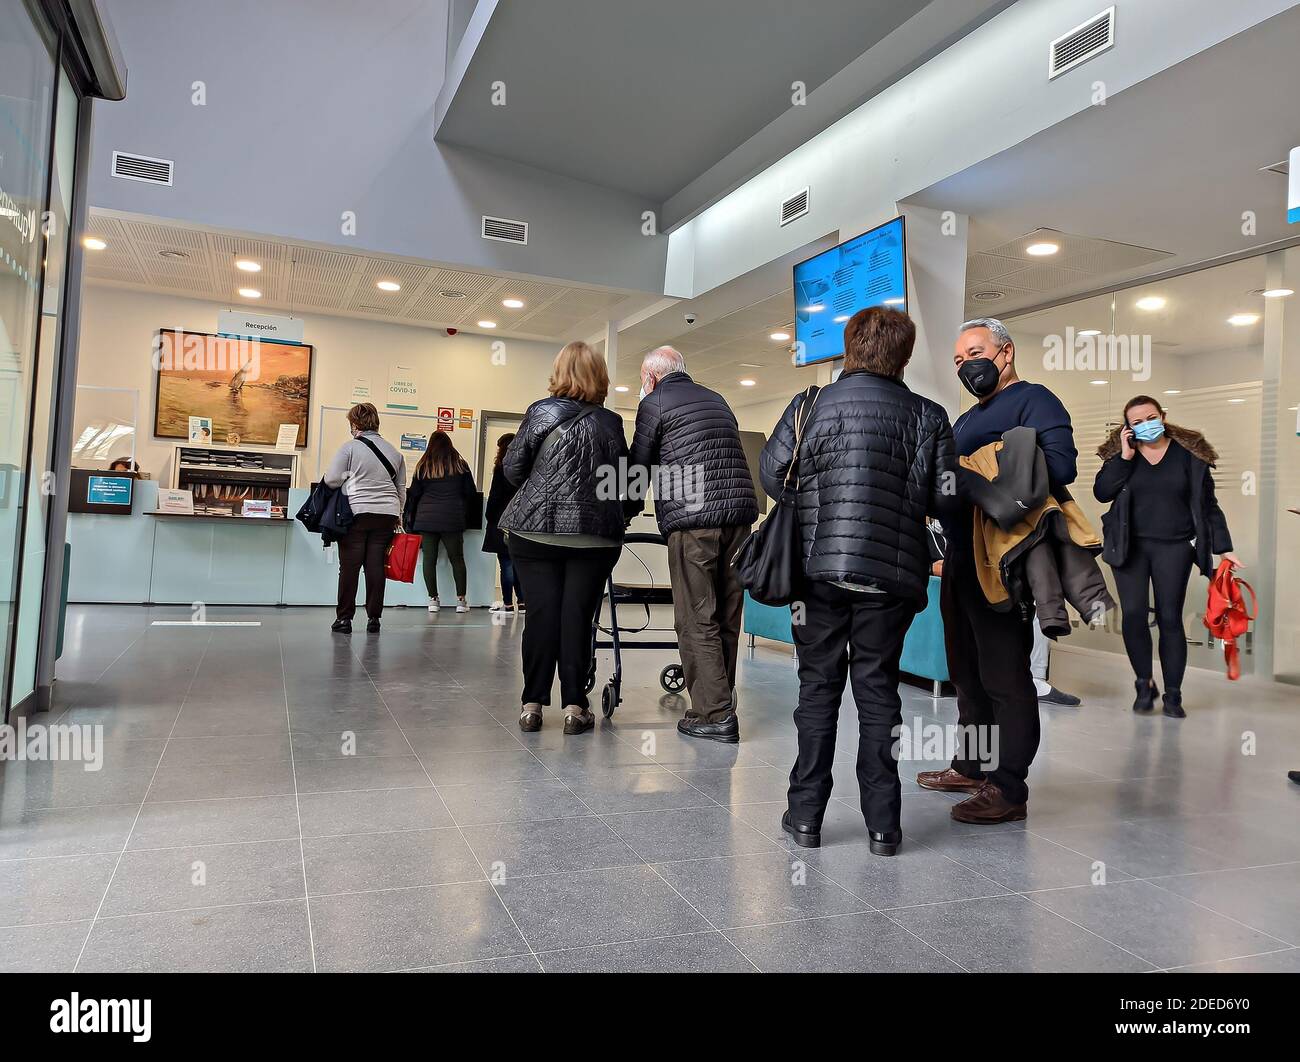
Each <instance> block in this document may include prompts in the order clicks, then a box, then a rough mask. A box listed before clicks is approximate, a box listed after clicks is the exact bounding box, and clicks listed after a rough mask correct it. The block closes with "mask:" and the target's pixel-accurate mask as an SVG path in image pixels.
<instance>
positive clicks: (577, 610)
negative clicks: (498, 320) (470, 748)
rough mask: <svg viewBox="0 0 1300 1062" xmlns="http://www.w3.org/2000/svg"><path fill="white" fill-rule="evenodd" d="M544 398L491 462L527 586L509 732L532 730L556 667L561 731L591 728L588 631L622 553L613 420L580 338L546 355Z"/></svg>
mask: <svg viewBox="0 0 1300 1062" xmlns="http://www.w3.org/2000/svg"><path fill="white" fill-rule="evenodd" d="M549 390H550V392H551V394H550V397H549V398H543V399H542V400H541V401H539V402H534V403H533V404H532V405H531V406H529V407H528V410H527V412H526V413H525V414H524V420H523V423H522V424H520V426H519V431H518V432H517V433H516V434H515V437H514V440H513V441H512V442H511V443H510V447H509V449H508V450H506V454H505V457H504V458H503V459H502V462H501V468H502V471H504V472H505V475H506V478H507V479H509V480H510V482H511V483H514V484H516V485H517V486H518V487H519V490H518V493H516V494H515V496H514V497H513V498H512V499H511V500H510V504H509V505H507V506H506V508H505V511H504V512H503V513H502V514H501V518H500V520H499V521H498V523H499V526H500V528H501V530H502V531H504V532H505V533H506V541H507V544H508V547H509V550H510V557H511V559H512V560H513V561H514V565H515V568H516V569H517V570H518V572H519V577H520V581H521V582H522V583H523V584H524V585H525V586H526V587H528V619H527V622H526V623H525V625H524V644H523V658H524V693H523V707H522V709H521V711H520V713H519V728H520V729H521V730H525V731H534V730H540V729H541V726H542V708H543V707H544V706H546V705H549V704H550V702H551V685H552V683H553V682H554V679H555V673H556V670H557V668H558V670H559V673H560V694H561V700H562V703H563V705H564V732H565V733H566V734H581V733H583V732H584V731H586V730H590V729H591V728H592V727H593V726H594V725H595V721H596V720H595V716H594V715H593V714H592V712H591V709H590V707H589V706H588V703H587V694H586V685H587V673H588V670H589V669H590V666H591V627H592V624H593V623H594V622H595V618H596V611H597V609H598V608H599V607H600V600H601V595H602V591H603V589H604V586H605V580H606V579H607V578H608V577H609V573H610V572H611V571H612V570H613V568H614V564H615V562H616V561H617V560H618V555H619V553H620V552H621V551H622V549H623V527H624V523H623V506H622V503H621V502H620V500H619V498H620V494H621V493H622V491H621V489H620V484H621V481H622V478H623V473H624V470H625V469H626V467H627V440H626V438H625V437H624V434H623V418H622V417H620V416H619V415H618V414H617V413H615V412H614V411H613V410H611V409H606V408H605V407H604V406H603V405H602V404H601V403H603V402H604V401H605V396H606V395H607V394H608V393H609V372H608V370H607V369H606V367H605V359H604V358H602V357H601V356H600V355H599V354H597V353H596V351H595V350H593V349H592V348H591V347H590V346H588V345H587V344H586V343H570V344H568V345H567V346H566V347H565V348H564V349H563V350H561V351H560V353H559V354H557V355H556V357H555V365H554V367H553V368H552V370H551V381H550V388H549Z"/></svg>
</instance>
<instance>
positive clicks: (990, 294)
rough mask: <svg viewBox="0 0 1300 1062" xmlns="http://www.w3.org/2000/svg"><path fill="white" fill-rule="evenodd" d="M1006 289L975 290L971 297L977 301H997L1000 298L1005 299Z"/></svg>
mask: <svg viewBox="0 0 1300 1062" xmlns="http://www.w3.org/2000/svg"><path fill="white" fill-rule="evenodd" d="M1006 296H1007V293H1006V292H1005V291H991V290H990V291H975V292H971V298H972V299H974V300H975V301H976V302H996V301H997V300H998V299H1005V298H1006Z"/></svg>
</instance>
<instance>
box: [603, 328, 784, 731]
mask: <svg viewBox="0 0 1300 1062" xmlns="http://www.w3.org/2000/svg"><path fill="white" fill-rule="evenodd" d="M628 464H629V468H630V469H635V468H641V469H644V470H645V474H644V475H643V476H641V477H639V478H640V479H641V481H642V482H646V481H647V479H648V480H649V481H650V482H652V483H653V485H654V497H655V516H656V518H657V519H658V522H659V530H660V532H661V533H662V534H663V535H664V537H665V538H666V539H667V541H668V569H669V572H670V574H671V576H672V581H673V613H674V619H675V621H676V627H677V642H678V646H679V649H680V652H681V656H682V670H683V671H684V672H685V675H686V690H687V693H688V694H689V696H690V707H689V708H688V709H687V710H686V715H685V718H683V719H682V720H680V721H679V722H678V724H677V730H678V732H679V733H681V734H682V735H684V736H686V737H693V738H703V739H706V740H709V741H722V742H726V743H729V744H734V743H735V742H737V741H739V740H740V724H739V722H738V721H737V719H736V657H737V653H738V651H739V644H740V621H741V610H742V606H743V603H744V591H743V590H742V588H741V586H740V581H739V579H737V577H736V572H735V568H734V567H733V563H732V562H733V561H734V560H735V557H736V552H737V551H738V550H739V549H740V546H741V543H743V542H744V541H745V538H746V536H747V535H748V534H749V529H750V527H751V525H752V524H753V523H754V521H755V520H756V519H757V518H758V500H757V495H756V493H755V491H754V480H753V475H752V473H751V472H750V469H749V462H748V461H747V460H746V458H745V450H744V447H743V446H742V445H741V441H740V429H739V427H738V426H737V424H736V416H735V414H734V413H732V412H731V407H730V406H728V405H727V402H726V400H725V399H724V398H723V397H722V396H721V395H720V394H718V393H717V392H716V391H710V390H709V389H708V388H707V387H702V386H701V385H700V384H697V383H696V382H695V381H694V380H692V379H691V378H690V376H688V375H687V373H686V362H685V359H683V358H682V356H681V354H680V353H678V352H677V351H676V350H674V349H673V348H672V347H659V348H658V349H656V350H652V351H651V352H650V353H649V354H647V355H646V356H645V360H644V361H643V362H642V363H641V405H640V407H639V408H638V409H637V415H636V435H635V437H634V438H633V440H632V449H631V452H630V455H629V458H628ZM652 468H653V469H654V474H653V476H651V475H650V470H651V469H652ZM644 505H645V498H644V496H642V497H637V498H633V499H631V500H630V501H629V502H628V503H627V515H628V518H629V519H630V518H631V517H632V516H635V515H636V514H637V513H639V512H640V511H641V509H642V508H643V507H644Z"/></svg>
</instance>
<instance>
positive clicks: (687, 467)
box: [627, 372, 758, 535]
mask: <svg viewBox="0 0 1300 1062" xmlns="http://www.w3.org/2000/svg"><path fill="white" fill-rule="evenodd" d="M629 461H630V462H631V464H633V465H636V466H638V467H641V468H643V469H646V470H648V469H649V468H650V467H651V466H658V468H659V474H658V476H657V477H656V479H655V483H654V498H655V518H656V519H657V520H658V522H659V530H660V531H661V532H662V533H663V534H665V535H668V534H671V533H672V532H673V531H685V530H688V529H691V528H706V527H734V526H736V525H743V526H746V527H748V526H749V525H750V524H752V523H753V522H754V521H755V520H757V519H758V499H757V496H756V495H755V493H754V478H753V473H752V472H751V471H750V469H749V462H748V461H747V460H746V459H745V448H744V446H743V445H742V444H741V441H740V428H739V427H738V426H737V424H736V416H735V414H734V413H732V412H731V407H730V406H728V405H727V401H726V399H724V398H723V397H722V396H721V395H720V394H718V393H717V392H716V391H710V390H709V389H708V388H707V387H704V386H702V385H700V384H697V383H696V382H695V381H694V380H692V379H691V378H690V377H689V376H687V375H686V373H684V372H673V373H669V374H668V375H667V376H665V377H664V378H663V379H662V380H660V381H659V383H658V384H656V385H655V389H654V390H653V391H651V392H650V393H649V394H648V395H646V397H645V398H644V399H642V401H641V405H640V406H639V407H638V408H637V412H636V434H635V435H634V436H633V438H632V451H631V456H630V457H629ZM644 505H645V499H644V497H641V498H636V499H633V500H632V501H631V502H630V503H629V505H628V506H627V508H628V515H629V516H634V515H635V514H636V513H638V512H640V511H641V509H642V508H643V507H644Z"/></svg>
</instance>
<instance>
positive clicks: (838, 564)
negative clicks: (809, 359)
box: [760, 372, 957, 608]
mask: <svg viewBox="0 0 1300 1062" xmlns="http://www.w3.org/2000/svg"><path fill="white" fill-rule="evenodd" d="M802 400H803V396H802V395H796V396H795V398H794V400H793V401H792V402H791V403H790V405H789V407H788V408H787V409H786V411H785V414H784V415H783V416H782V417H781V422H780V424H778V425H777V427H776V431H775V432H774V434H773V435H772V437H771V438H770V439H769V440H768V441H767V445H766V446H765V447H764V448H763V458H762V461H761V464H760V470H761V473H762V477H763V489H764V490H766V491H767V492H768V493H769V494H770V495H772V497H774V498H779V497H780V496H781V487H782V483H783V482H784V480H785V475H786V471H787V470H788V469H789V467H790V461H791V459H792V457H793V453H792V451H793V448H794V416H795V410H796V408H797V407H798V406H799V404H800V402H801V401H802ZM799 458H800V460H799V467H798V470H797V473H796V474H797V476H798V481H799V489H798V493H797V495H796V508H797V511H798V516H799V530H800V533H801V536H802V540H803V556H804V574H805V575H806V576H807V577H808V578H809V579H812V580H814V581H816V582H849V583H862V584H866V585H870V586H875V587H877V588H879V589H881V590H884V591H887V592H888V593H891V594H896V595H897V596H899V597H904V598H910V599H911V600H913V601H914V602H915V603H916V605H917V607H918V608H923V607H924V606H925V602H926V591H927V587H928V578H929V573H930V551H929V544H928V541H927V539H928V536H927V534H926V530H925V518H926V516H927V515H929V516H940V517H942V516H946V515H948V512H949V510H950V509H951V507H952V505H953V503H954V498H955V488H956V482H957V480H956V469H957V460H956V457H955V456H954V449H953V441H952V425H951V424H949V423H948V414H947V413H946V412H945V411H944V409H943V407H942V406H940V405H939V404H938V403H937V402H932V401H930V400H929V399H928V398H922V397H921V396H920V395H917V394H913V393H912V391H911V390H910V389H909V388H908V387H907V385H906V384H904V383H903V382H902V381H901V380H896V379H893V378H891V377H888V376H878V375H876V374H875V373H870V372H851V373H845V374H844V375H843V376H841V377H840V378H839V379H838V380H836V381H835V383H832V384H828V385H827V386H826V387H823V388H822V389H821V391H820V392H819V393H818V394H817V396H816V405H815V406H814V407H813V410H812V416H811V419H810V420H809V422H808V426H807V428H806V429H805V432H804V437H803V444H802V446H801V447H800V452H799ZM793 482H794V481H793V480H792V481H791V486H792V487H793Z"/></svg>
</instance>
